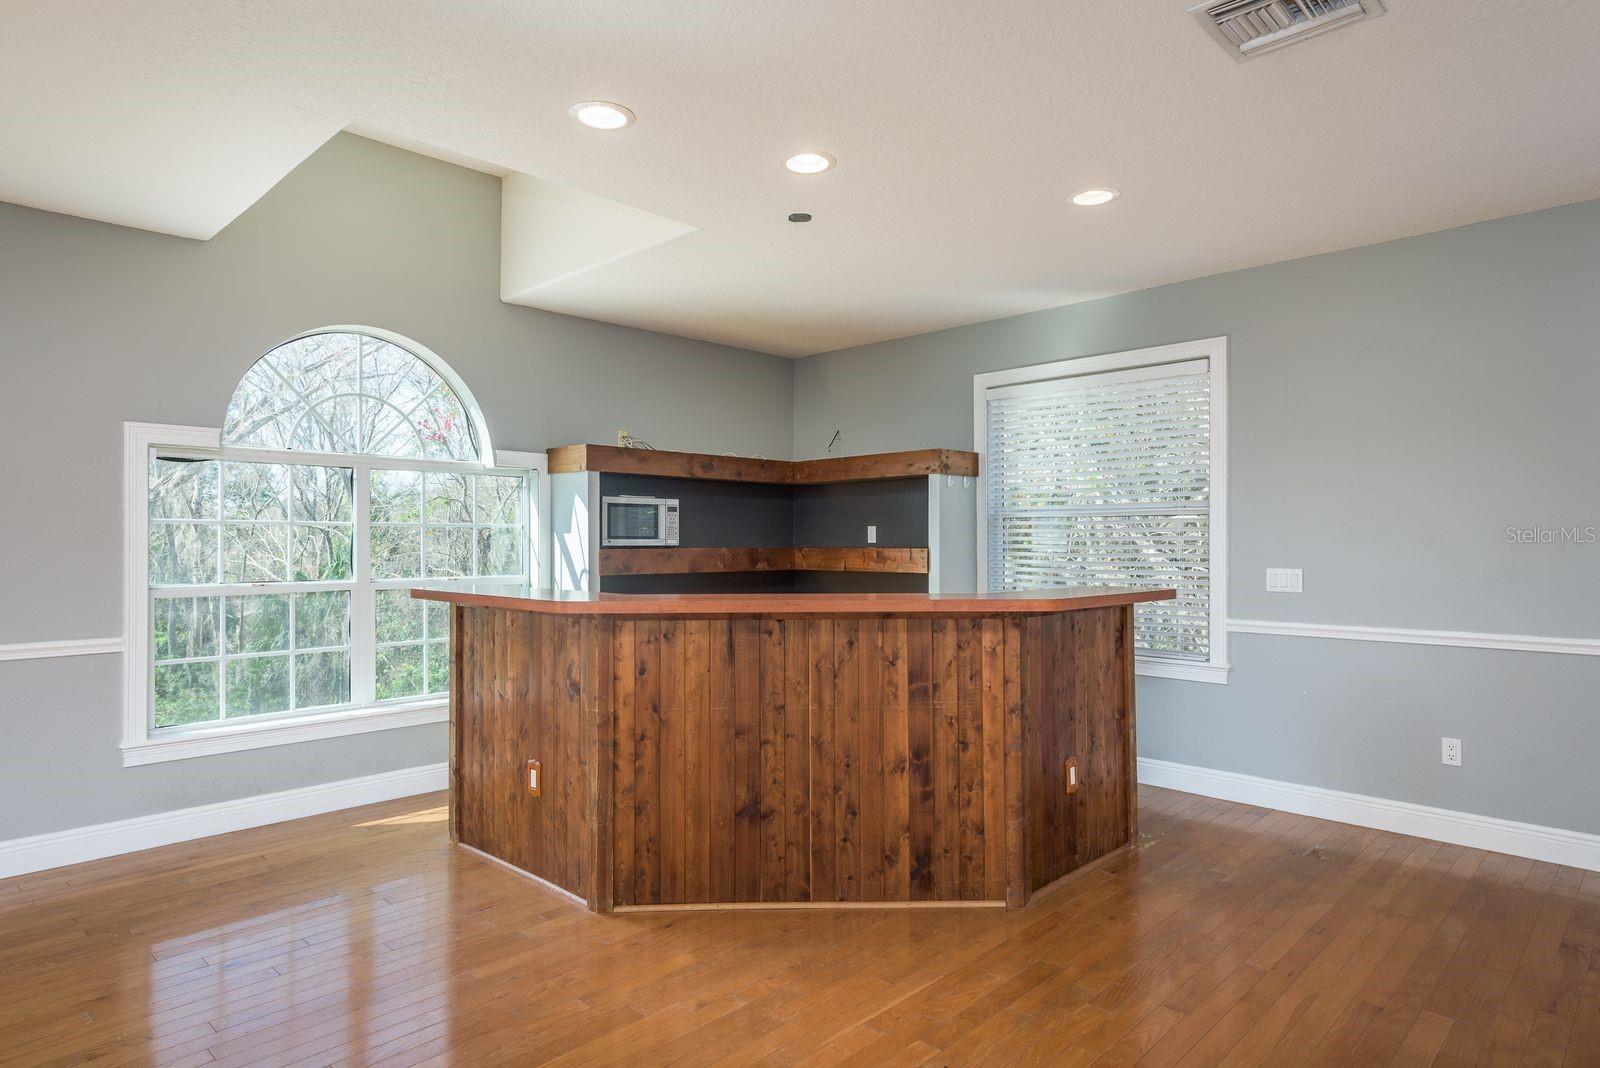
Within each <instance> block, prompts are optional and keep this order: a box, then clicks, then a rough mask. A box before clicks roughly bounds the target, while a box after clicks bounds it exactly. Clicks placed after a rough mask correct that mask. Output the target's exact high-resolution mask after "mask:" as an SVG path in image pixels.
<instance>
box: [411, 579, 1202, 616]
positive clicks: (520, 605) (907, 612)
mask: <svg viewBox="0 0 1600 1068" xmlns="http://www.w3.org/2000/svg"><path fill="white" fill-rule="evenodd" d="M411 595H412V596H413V597H416V598H420V599H422V600H427V601H446V602H449V603H452V604H459V605H465V606H475V607H480V608H508V609H512V610H515V611H523V612H538V613H542V614H546V615H567V616H670V617H673V618H678V619H685V618H707V617H716V616H741V615H760V616H834V615H837V616H851V615H870V616H987V615H1043V614H1048V613H1052V612H1072V611H1078V610H1081V609H1089V608H1108V607H1113V606H1117V605H1130V604H1137V603H1139V602H1141V601H1166V600H1171V599H1172V598H1173V597H1175V596H1177V593H1176V591H1174V590H1166V589H1151V588H1138V587H1128V586H1075V587H1061V588H1057V589H1043V590H1016V591H1008V592H1003V593H985V594H974V593H748V594H747V593H578V592H573V591H569V590H549V589H539V588H536V587H532V586H504V585H495V584H492V583H473V584H468V585H465V586H454V587H449V588H445V587H428V586H419V587H416V588H414V589H413V590H412V591H411Z"/></svg>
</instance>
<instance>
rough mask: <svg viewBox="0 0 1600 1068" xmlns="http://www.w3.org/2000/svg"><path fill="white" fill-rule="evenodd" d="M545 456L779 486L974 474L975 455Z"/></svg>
mask: <svg viewBox="0 0 1600 1068" xmlns="http://www.w3.org/2000/svg"><path fill="white" fill-rule="evenodd" d="M549 456H550V473H551V474H553V475H554V474H564V473H568V472H573V471H602V472H608V473H611V474H623V475H655V476H658V477H662V478H697V479H704V480H706V481H711V482H765V483H768V484H771V485H779V486H817V485H828V484H833V483H841V482H874V481H878V480H880V479H889V478H919V477H925V476H927V475H967V476H972V475H976V474H977V473H978V454H977V453H975V452H962V451H960V450H958V449H914V450H912V451H910V452H882V453H873V454H870V455H866V456H834V457H829V458H828V459H825V460H762V459H756V458H753V457H747V456H715V455H712V454H710V453H700V452H669V451H668V450H666V449H619V448H617V447H616V446H614V445H562V446H559V447H557V448H554V449H551V450H550V452H549Z"/></svg>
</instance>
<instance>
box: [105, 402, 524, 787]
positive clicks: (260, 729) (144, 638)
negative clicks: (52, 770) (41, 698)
mask: <svg viewBox="0 0 1600 1068" xmlns="http://www.w3.org/2000/svg"><path fill="white" fill-rule="evenodd" d="M221 438H222V433H221V431H220V430H218V429H215V428H212V427H193V426H166V425H161V424H156V423H124V424H123V429H122V452H123V497H122V510H123V595H122V633H123V636H124V641H125V646H124V649H123V657H122V665H123V667H122V676H123V678H122V743H121V749H122V763H123V766H124V767H134V766H137V765H141V764H154V763H159V762H161V761H167V760H181V759H187V758H190V757H200V756H214V755H216V754H218V753H235V752H240V751H242V750H247V749H261V748H265V747H267V746H273V745H287V744H290V743H293V742H304V741H311V740H313V739H317V738H339V737H344V736H346V735H352V734H365V733H368V732H370V731H380V730H392V729H395V728H399V727H413V726H417V725H419V724H423V723H441V722H443V721H445V720H447V719H448V718H449V716H450V707H449V705H450V703H449V701H448V700H447V699H444V698H430V699H426V700H420V701H412V702H402V703H394V702H390V703H385V704H377V705H372V706H370V707H366V708H349V709H341V710H339V711H337V712H323V713H315V714H310V715H304V716H278V717H272V718H269V719H263V720H261V721H258V722H249V721H239V722H234V723H220V724H217V725H215V726H208V727H195V728H191V729H187V730H184V731H183V732H182V733H178V734H171V735H160V736H156V735H153V734H152V732H151V730H150V727H149V723H150V701H149V695H150V641H151V636H150V625H149V613H148V612H147V611H146V605H147V604H148V599H149V595H150V559H149V530H150V523H149V519H150V455H151V452H152V450H155V449H161V448H166V449H220V448H221V447H222V442H221ZM232 451H236V452H238V453H241V454H242V453H247V452H251V451H254V450H248V449H237V450H232ZM294 456H295V454H292V453H291V454H287V456H286V457H279V456H277V454H270V458H274V459H282V458H288V459H290V460H291V462H292V459H293V457H294ZM262 458H263V459H268V458H269V454H267V453H263V455H262ZM494 458H495V467H496V468H497V469H499V470H518V471H529V472H532V473H533V475H534V478H533V480H532V486H533V492H532V493H531V494H530V495H529V500H528V545H527V552H528V561H529V574H530V575H531V576H533V584H534V585H537V586H545V585H548V584H549V581H550V532H549V530H548V529H547V528H548V526H549V524H548V521H547V520H548V516H549V514H550V479H549V477H548V472H549V464H548V461H547V459H546V456H545V454H544V453H542V452H513V451H511V450H508V449H500V450H497V451H496V452H495V454H494ZM351 459H354V458H353V457H352V458H351ZM419 466H434V467H443V468H449V469H456V468H460V467H462V466H463V465H460V464H454V465H451V464H433V465H428V464H425V463H420V462H419Z"/></svg>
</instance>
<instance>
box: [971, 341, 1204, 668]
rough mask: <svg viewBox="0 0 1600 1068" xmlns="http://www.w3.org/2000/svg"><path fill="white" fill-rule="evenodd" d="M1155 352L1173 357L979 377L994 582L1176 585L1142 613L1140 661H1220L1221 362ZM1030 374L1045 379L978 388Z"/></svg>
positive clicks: (989, 573)
mask: <svg viewBox="0 0 1600 1068" xmlns="http://www.w3.org/2000/svg"><path fill="white" fill-rule="evenodd" d="M1146 352H1147V353H1155V354H1159V355H1161V356H1165V357H1169V358H1168V359H1164V360H1163V361H1162V362H1158V363H1146V364H1144V365H1137V364H1138V361H1139V360H1140V358H1141V356H1142V355H1145V354H1141V353H1127V354H1121V358H1119V357H1097V358H1092V359H1090V360H1086V361H1065V362H1064V363H1062V364H1053V365H1050V366H1049V367H1047V368H1032V369H1024V370H1023V371H1021V372H1002V373H1000V374H999V375H984V376H979V380H980V394H979V398H978V399H979V406H980V412H979V419H980V421H981V422H982V423H983V431H984V434H983V438H982V441H983V444H984V448H985V457H984V468H985V479H984V481H985V499H984V502H983V503H984V511H985V513H986V520H987V531H986V532H984V536H985V537H986V539H987V543H986V546H985V549H986V551H985V553H984V557H985V565H986V568H985V570H986V575H985V578H986V580H987V584H988V588H989V589H991V590H1021V589H1037V588H1041V587H1051V586H1097V585H1103V586H1163V587H1171V588H1173V589H1176V590H1177V591H1178V596H1177V598H1176V599H1175V600H1171V601H1157V602H1152V603H1148V604H1141V605H1139V606H1138V607H1137V608H1136V609H1135V624H1136V627H1135V629H1136V652H1137V654H1138V656H1139V658H1140V659H1141V661H1144V662H1149V661H1152V660H1162V661H1171V662H1178V663H1190V664H1195V665H1204V664H1213V663H1220V662H1222V658H1221V656H1220V652H1221V651H1220V650H1219V649H1217V648H1216V647H1215V646H1216V644H1217V640H1218V635H1219V634H1220V632H1221V627H1220V626H1215V625H1214V624H1215V623H1216V622H1217V617H1216V614H1215V605H1214V603H1213V601H1214V598H1213V592H1214V587H1215V583H1216V579H1217V575H1216V572H1215V571H1214V569H1213V562H1214V559H1215V557H1214V550H1215V545H1214V538H1213V535H1214V533H1215V532H1214V529H1213V515H1214V510H1213V496H1212V495H1213V485H1214V482H1213V470H1212V468H1213V463H1214V455H1215V454H1214V440H1213V432H1214V429H1215V427H1214V426H1213V388H1212V360H1211V359H1210V358H1207V357H1201V358H1197V359H1179V360H1171V359H1170V356H1171V355H1173V354H1172V353H1171V352H1169V351H1167V350H1146ZM1079 364H1087V365H1089V366H1088V367H1083V368H1081V369H1080V368H1079V367H1078V366H1077V365H1079ZM1129 364H1135V365H1133V366H1129ZM1096 366H1098V367H1099V368H1103V369H1098V370H1096V369H1092V368H1094V367H1096ZM1029 371H1032V372H1035V373H1037V372H1044V373H1045V374H1047V375H1049V377H1036V378H1035V379H1034V380H1031V381H1027V380H1025V381H1013V382H1011V383H1009V384H1008V383H999V382H997V383H995V384H993V385H988V386H987V388H982V387H983V385H984V383H983V380H984V379H991V380H992V379H994V378H997V377H1002V376H1004V377H1010V378H1013V379H1014V378H1016V377H1018V376H1020V375H1022V374H1025V373H1027V372H1029ZM1075 371H1077V372H1079V373H1074V372H1075ZM1224 670H1225V669H1224ZM1156 673H1160V672H1156ZM1179 677H1190V676H1184V675H1181V674H1180V675H1179Z"/></svg>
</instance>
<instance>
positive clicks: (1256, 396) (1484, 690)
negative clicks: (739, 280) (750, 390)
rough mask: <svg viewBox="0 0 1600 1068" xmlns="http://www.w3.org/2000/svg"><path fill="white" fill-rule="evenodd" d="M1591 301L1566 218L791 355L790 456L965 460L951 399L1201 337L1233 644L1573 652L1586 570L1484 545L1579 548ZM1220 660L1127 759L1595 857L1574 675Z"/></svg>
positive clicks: (1472, 661) (1262, 653)
mask: <svg viewBox="0 0 1600 1068" xmlns="http://www.w3.org/2000/svg"><path fill="white" fill-rule="evenodd" d="M1596 279H1600V202H1589V203H1584V204H1576V205H1571V206H1568V207H1563V208H1556V209H1553V210H1550V211H1545V212H1539V213H1536V214H1531V215H1525V216H1520V217H1516V218H1510V219H1500V220H1496V221H1493V222H1487V223H1482V224H1478V225H1475V226H1470V227H1465V228H1462V229H1458V230H1451V231H1446V232H1443V233H1436V234H1430V235H1425V236H1422V237H1416V238H1410V239H1407V240H1403V241H1396V242H1392V243H1389V244H1384V245H1377V246H1372V247H1368V248H1361V249H1354V250H1351V251H1348V252H1339V253H1333V254H1329V255H1325V256H1317V257H1313V258H1309V259H1304V260H1297V261H1294V262H1290V263H1281V264H1275V265H1272V266H1268V267H1261V268H1256V269H1253V270H1248V271H1240V272H1236V273H1232V274H1226V275H1219V276H1216V277H1211V278H1203V279H1199V280H1196V281H1192V282H1185V283H1181V284H1178V285H1171V286H1166V287H1162V288H1159V289H1152V290H1147V291H1144V292H1139V293H1132V294H1128V295H1126V296H1120V297H1112V298H1108V299H1105V300H1098V301H1093V302H1088V303H1084V304H1077V305H1073V306H1070V307H1065V308H1059V309H1054V310H1051V311H1045V312H1038V313H1034V314H1031V315H1023V316H1018V317H1016V318H1011V319H1004V320H999V321H996V322H990V323H982V324H977V325H974V326H968V327H961V328H958V329H952V330H945V331H941V332H938V333H934V334H927V335H923V336H919V337H910V338H904V339H901V340H897V341H890V342H884V343H881V344H876V345H870V346H866V347H863V348H858V349H852V350H846V351H841V352H836V353H830V354H827V355H823V356H816V357H811V358H809V359H805V360H802V361H800V363H799V365H798V367H797V368H796V372H795V423H794V425H795V439H794V454H795V456H796V457H798V458H801V459H805V458H811V457H817V456H821V455H822V454H823V452H824V449H825V448H826V446H827V443H828V441H829V439H830V438H831V437H832V435H833V434H834V432H835V430H840V431H842V432H843V438H842V442H843V447H844V451H846V452H851V453H857V452H875V451H881V450H892V449H912V448H920V447H931V446H951V447H956V448H967V447H971V443H972V432H973V431H972V376H973V375H974V374H975V373H977V372H981V371H991V370H998V369H1002V368H1011V367H1019V366H1024V365H1027V364H1035V363H1044V362H1047V361H1051V360H1059V359H1064V358H1069V357H1075V356H1086V355H1092V354H1096V353H1104V352H1117V351H1122V350H1126V349H1134V348H1142V347H1146V346H1151V345H1161V344H1167V343H1171V342H1177V341H1185V340H1191V339H1195V338H1204V337H1212V336H1216V335H1226V336H1227V337H1228V338H1229V358H1230V363H1231V366H1230V374H1229V382H1228V384H1229V388H1230V391H1231V398H1230V408H1229V430H1230V437H1231V441H1230V445H1231V463H1230V471H1229V475H1230V479H1231V499H1230V507H1231V516H1230V523H1229V528H1230V529H1229V533H1230V537H1231V539H1232V546H1231V565H1232V571H1231V581H1230V596H1231V599H1232V611H1231V614H1232V615H1233V616H1234V617H1235V618H1242V619H1268V620H1284V621H1292V622H1311V623H1328V624H1345V625H1357V626H1374V627H1401V628H1425V629H1437V630H1460V631H1475V632H1486V633H1491V634H1529V635H1548V636H1565V637H1578V638H1590V639H1594V638H1600V612H1597V611H1596V607H1595V606H1596V604H1597V603H1600V545H1596V544H1593V543H1590V544H1565V545H1563V544H1516V543H1512V542H1509V541H1508V540H1507V537H1506V528H1507V527H1508V526H1516V527H1534V526H1542V527H1547V528H1553V527H1563V526H1567V527H1570V526H1578V527H1583V526H1588V525H1596V526H1600V493H1597V491H1596V486H1597V475H1596V472H1597V471H1600V420H1597V419H1596V418H1595V414H1594V413H1595V408H1596V404H1597V401H1600V299H1597V298H1596ZM1267 567H1301V568H1304V569H1305V593H1304V594H1300V595H1283V594H1268V593H1266V592H1265V590H1264V569H1265V568H1267ZM1232 642H1233V651H1232V659H1233V661H1234V664H1235V670H1234V675H1233V681H1232V682H1231V683H1230V684H1229V685H1227V686H1209V685H1206V684H1201V683H1187V682H1174V681H1168V680H1159V679H1142V680H1141V681H1140V685H1139V697H1140V710H1139V713H1140V727H1139V745H1140V752H1141V754H1142V755H1144V756H1148V757H1157V758H1162V759H1167V760H1173V761H1178V762H1181V763H1187V764H1196V765H1202V766H1206V767H1211V768H1219V769H1223V770H1228V771H1236V772H1242V773H1246V774H1252V775H1259V776H1264V777H1267V778H1274V779H1283V780H1288V781H1291V782H1298V783H1306V784H1310V785H1314V786H1322V787H1329V788H1335V789H1341V790H1350V791H1355V792H1358V793H1364V794H1372V795H1376V796H1380V797H1387V798H1395V799H1399V800H1404V801H1413V802H1419V803H1424V804H1432V805H1439V806H1443V807H1446V808H1451V809H1457V810H1464V811H1468V812H1477V813H1483V814H1487V815H1491V816H1499V817H1505V818H1511V819H1518V820H1526V821H1529V822H1533V823H1540V824H1547V825H1553V826H1558V827H1566V828H1572V829H1577V830H1583V831H1590V832H1600V776H1597V775H1595V774H1594V773H1593V769H1592V767H1591V766H1590V765H1591V762H1590V756H1589V754H1591V753H1593V752H1595V751H1597V750H1600V716H1597V715H1596V707H1595V696H1594V695H1595V694H1596V693H1600V657H1589V656H1568V655H1551V654H1540V653H1525V652H1495V651H1489V650H1474V649H1465V650H1463V649H1448V648H1438V647H1427V646H1395V645H1391V646H1380V645H1374V644H1368V643H1360V642H1351V641H1332V640H1324V639H1312V638H1301V637H1282V636H1265V635H1247V634H1238V635H1234V636H1233V639H1232ZM1445 735H1448V736H1450V737H1456V738H1461V739H1462V740H1463V743H1464V766H1463V767H1460V768H1446V767H1443V766H1442V765H1441V764H1440V762H1439V739H1440V737H1441V736H1445Z"/></svg>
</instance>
